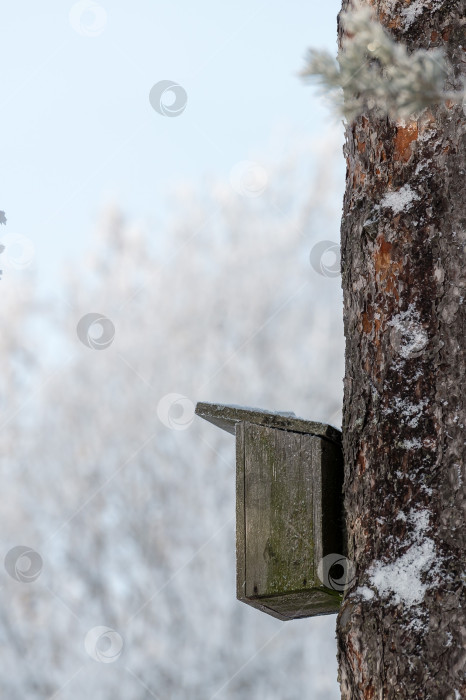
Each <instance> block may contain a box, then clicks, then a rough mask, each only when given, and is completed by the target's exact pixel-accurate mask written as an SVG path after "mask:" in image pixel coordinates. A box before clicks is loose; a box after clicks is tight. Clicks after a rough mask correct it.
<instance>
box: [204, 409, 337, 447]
mask: <svg viewBox="0 0 466 700" xmlns="http://www.w3.org/2000/svg"><path fill="white" fill-rule="evenodd" d="M196 415H198V416H200V417H201V418H204V419H205V420H207V421H209V423H213V424H214V425H216V426H218V427H219V428H222V430H226V431H227V432H228V433H231V434H232V435H234V434H235V428H236V424H237V423H239V422H242V421H244V422H247V423H255V424H256V425H265V426H267V427H269V428H276V429H277V430H289V431H291V432H294V433H306V434H307V435H318V436H320V437H322V438H325V439H326V440H330V441H331V442H334V443H336V444H338V445H341V432H340V431H339V430H338V428H335V427H334V426H333V425H327V424H326V423H317V422H315V421H309V420H305V419H304V418H298V417H297V416H296V415H295V414H294V413H293V412H286V411H284V412H277V411H266V410H264V409H262V408H250V407H249V406H236V405H234V404H228V405H226V404H220V403H198V404H197V406H196Z"/></svg>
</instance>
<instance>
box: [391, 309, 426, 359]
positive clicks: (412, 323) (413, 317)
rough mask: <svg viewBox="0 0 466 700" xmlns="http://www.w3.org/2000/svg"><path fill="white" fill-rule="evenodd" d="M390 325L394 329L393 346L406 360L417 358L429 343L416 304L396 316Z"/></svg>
mask: <svg viewBox="0 0 466 700" xmlns="http://www.w3.org/2000/svg"><path fill="white" fill-rule="evenodd" d="M388 325H389V326H391V327H392V328H393V331H392V344H393V345H395V349H396V350H397V352H398V353H399V354H400V355H401V357H403V358H404V359H405V360H407V359H408V358H409V357H415V356H416V355H417V354H418V353H420V352H421V351H422V350H423V349H424V348H425V346H426V345H427V343H428V340H429V338H428V336H427V333H426V331H425V329H424V328H423V326H422V325H421V317H420V315H419V311H417V310H416V308H415V306H414V304H410V305H409V306H408V308H407V309H406V311H401V313H399V314H396V316H394V317H393V318H392V319H391V321H389V323H388Z"/></svg>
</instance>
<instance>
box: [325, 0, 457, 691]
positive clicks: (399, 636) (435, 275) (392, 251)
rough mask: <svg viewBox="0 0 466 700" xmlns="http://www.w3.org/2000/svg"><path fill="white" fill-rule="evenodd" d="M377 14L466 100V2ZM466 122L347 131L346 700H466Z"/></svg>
mask: <svg viewBox="0 0 466 700" xmlns="http://www.w3.org/2000/svg"><path fill="white" fill-rule="evenodd" d="M371 4H372V5H373V7H374V9H375V11H376V14H377V17H378V19H379V21H380V22H381V23H382V24H383V25H384V26H385V27H386V28H387V29H388V30H389V31H390V33H391V34H392V36H393V37H394V38H395V39H396V40H399V41H403V42H404V43H405V44H406V45H407V46H408V48H409V49H410V50H412V49H416V48H430V47H435V46H440V47H443V48H444V49H445V50H446V53H447V56H448V58H449V60H450V62H451V64H452V65H453V68H454V72H453V80H452V82H451V85H450V87H451V88H456V89H458V88H460V87H461V86H460V82H459V80H458V78H459V76H460V74H463V75H464V74H465V72H466V36H465V29H466V25H465V19H464V17H465V14H466V13H465V10H466V3H465V0H462V1H461V0H460V1H457V2H454V1H451V0H431V1H430V2H429V1H425V2H424V3H422V0H416V1H414V0H413V1H412V2H411V4H410V2H409V0H404V1H403V2H400V1H399V0H375V2H372V3H371ZM347 8H348V2H347V0H343V9H347ZM341 32H342V30H341V28H340V39H341ZM465 111H466V107H465V108H463V107H462V106H461V105H453V104H449V103H447V104H442V105H439V106H438V107H434V108H432V109H430V110H427V111H424V112H423V113H422V114H421V115H420V117H419V118H418V119H417V120H414V119H413V120H408V121H406V122H401V121H398V122H396V121H393V120H390V119H388V118H381V117H376V116H374V115H373V114H371V113H367V114H366V115H364V116H361V117H359V118H357V119H356V120H355V121H353V122H352V123H350V124H349V125H348V127H347V132H346V146H345V155H346V159H347V179H346V194H345V199H344V211H343V221H342V284H343V290H344V321H345V335H346V377H345V397H344V418H343V435H344V453H345V505H346V512H347V525H348V546H349V550H348V551H349V555H348V556H349V558H350V559H352V560H353V561H354V562H355V563H356V566H357V578H356V583H355V584H354V585H353V586H352V587H351V588H350V589H349V590H348V592H347V594H346V596H345V599H344V602H343V605H342V607H341V609H340V613H339V616H338V621H337V638H338V655H339V664H340V672H339V680H340V685H341V692H342V697H343V698H345V699H349V698H351V699H354V698H364V699H365V700H370V699H371V698H374V699H377V700H378V699H380V698H384V699H391V698H431V699H432V700H438V699H440V698H444V699H448V700H450V699H451V700H456V698H466V680H465V675H464V672H465V666H466V651H465V634H466V620H465V616H464V613H463V610H462V605H463V604H464V603H466V597H463V598H462V597H461V596H462V595H463V596H464V591H463V586H464V571H465V566H464V563H465V562H464V551H463V550H464V533H465V529H464V518H465V509H464V505H465V498H464V497H465V481H466V480H465V478H464V465H465V438H464V428H465V424H466V411H465V376H466V341H465V329H466V308H465V306H466V304H465V303H464V298H465V296H466V277H465V250H466V247H465V246H466V196H465V192H464V183H465V170H466V116H465ZM462 576H463V578H462Z"/></svg>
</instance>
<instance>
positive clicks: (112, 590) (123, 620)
mask: <svg viewBox="0 0 466 700" xmlns="http://www.w3.org/2000/svg"><path fill="white" fill-rule="evenodd" d="M339 157H340V144H339V141H338V137H337V136H336V135H335V134H333V133H332V134H329V135H328V137H326V138H325V139H323V140H322V141H321V143H320V144H318V145H316V144H302V143H301V144H299V147H297V149H296V153H294V154H291V155H290V156H289V157H288V158H287V160H286V161H285V162H282V163H281V164H279V165H277V166H271V165H265V166H260V167H261V168H262V167H264V168H265V170H262V169H259V170H257V171H256V172H254V166H251V167H252V171H251V170H250V171H249V172H247V170H248V169H247V168H246V171H245V172H244V173H243V175H241V172H239V174H238V172H236V173H235V174H234V177H233V179H232V182H231V183H230V182H228V181H226V182H207V181H206V182H205V183H204V185H203V187H201V188H200V189H197V190H193V189H192V188H191V187H190V186H189V185H188V184H185V185H181V186H180V187H179V189H178V191H177V192H174V193H173V195H172V207H171V208H172V212H173V216H172V219H171V221H170V222H169V223H165V224H163V225H160V226H158V225H156V224H153V225H150V226H148V225H143V224H138V223H132V222H128V221H126V220H125V219H124V217H123V214H122V212H121V211H120V210H119V209H118V208H117V207H107V208H106V210H105V212H104V213H103V215H102V217H101V220H100V221H99V222H98V225H97V227H96V231H95V237H94V241H95V244H94V246H93V249H92V250H90V251H83V257H82V259H81V260H73V261H72V263H71V264H70V265H69V269H68V270H67V273H66V279H65V282H64V286H63V289H62V290H57V297H56V298H55V299H53V300H50V299H43V298H41V297H40V294H38V293H37V290H36V289H35V287H34V279H33V272H31V269H26V270H24V269H18V270H15V269H14V266H13V267H11V266H10V267H9V269H8V270H5V273H4V277H3V280H2V282H1V293H2V308H3V312H4V324H3V333H2V337H1V340H0V356H1V360H2V365H3V368H4V371H3V372H2V374H1V377H0V383H1V409H2V418H1V425H2V430H1V431H0V449H1V452H2V461H1V463H2V467H1V491H2V494H3V504H2V515H3V517H2V530H1V537H2V551H3V556H5V555H6V554H7V552H8V551H10V550H11V549H12V548H13V547H16V546H18V545H25V546H28V547H31V548H32V549H34V550H36V551H37V552H38V553H39V554H40V557H41V558H42V568H41V570H40V574H39V572H37V573H38V574H39V575H37V576H36V577H35V580H31V581H29V582H24V581H21V580H17V579H18V578H19V579H21V578H22V577H23V578H24V576H22V573H21V572H23V573H24V575H26V574H27V566H28V564H27V561H26V560H25V561H18V562H17V570H16V574H15V576H16V578H15V576H12V575H11V572H10V573H8V572H7V571H6V570H3V569H2V573H1V574H0V576H1V585H2V600H3V604H2V612H1V616H2V619H1V621H0V635H1V636H0V644H1V655H0V665H1V669H0V670H1V681H0V684H1V686H2V695H4V696H5V697H8V698H10V699H11V700H16V699H18V700H19V699H21V700H23V699H24V698H28V700H35V699H36V698H37V699H39V698H41V699H43V698H58V699H60V700H62V699H63V700H64V699H66V698H70V699H71V698H73V699H75V698H79V699H81V698H83V697H86V696H87V695H89V696H90V697H93V698H95V699H96V700H98V699H100V698H102V699H104V698H105V699H107V698H109V697H118V698H124V699H125V700H133V699H134V700H137V699H140V698H152V697H154V698H159V699H162V700H166V699H171V700H178V699H180V700H181V699H186V698H189V700H209V699H210V698H212V699H213V698H219V699H222V698H225V699H226V698H230V699H233V698H235V699H236V698H248V700H255V699H257V700H264V698H267V700H274V699H275V698H276V699H277V700H295V699H296V700H297V699H298V698H299V699H300V700H305V699H306V698H308V699H309V700H311V699H312V700H323V699H325V700H327V699H329V700H331V699H332V698H338V697H339V691H338V685H337V680H336V673H337V666H336V659H335V655H336V644H335V641H334V628H335V617H334V616H330V617H323V618H314V619H308V620H302V621H296V622H290V623H286V624H285V623H282V622H280V621H278V620H275V619H273V618H271V617H268V616H266V615H263V614H261V613H259V612H258V611H256V610H253V609H252V608H249V607H248V606H245V605H243V604H241V603H239V602H237V601H236V599H235V535H234V526H235V523H234V478H235V472H234V450H235V445H234V439H233V438H232V437H231V436H229V435H227V434H226V433H222V432H221V431H220V430H218V429H216V428H214V427H213V426H210V425H208V424H206V423H205V422H204V421H201V420H200V419H198V418H195V419H194V420H193V419H192V418H193V416H192V409H193V407H194V404H195V402H196V401H198V400H202V401H219V402H224V403H236V404H243V405H251V406H258V407H261V408H267V409H271V410H285V411H295V413H296V414H297V415H301V416H303V417H307V418H309V419H316V420H321V421H326V422H331V423H333V424H334V425H338V426H339V425H340V416H341V414H340V407H341V402H342V376H343V336H342V318H341V316H342V309H341V291H340V278H339V277H338V276H337V275H336V273H335V272H334V270H335V259H334V258H333V260H332V255H333V253H332V251H330V252H328V251H327V253H325V252H324V253H322V246H320V248H315V246H316V244H318V243H319V242H321V241H324V240H326V241H335V242H336V241H338V239H339V218H340V210H341V206H340V201H341V193H340V187H339V186H338V185H337V182H338V175H339V173H338V172H337V171H338V165H337V163H338V160H339ZM264 173H265V174H266V176H267V184H266V185H265V180H264ZM241 178H243V179H241ZM254 178H256V180H254ZM261 178H262V179H261ZM340 180H341V181H342V180H343V178H340ZM238 182H239V185H238ZM257 182H259V185H260V186H259V187H258V186H257ZM232 185H233V186H232ZM262 190H263V191H262ZM324 248H325V246H324ZM311 250H314V253H313V256H314V257H313V265H314V266H312V265H311V264H310V260H309V256H310V253H311ZM316 250H317V253H316ZM6 252H7V251H6ZM317 254H318V259H316V255H317ZM326 255H327V257H328V256H330V257H329V258H328V259H326V257H325V256H326ZM2 257H3V256H2ZM317 269H320V273H319V272H317ZM92 312H98V313H102V314H103V315H105V316H106V317H108V318H109V319H110V320H111V322H112V324H113V325H114V327H115V337H114V339H113V342H111V344H109V346H108V347H106V348H105V349H102V350H93V349H91V348H89V347H86V346H85V345H84V344H83V343H82V342H81V341H80V340H79V338H78V336H77V333H76V326H77V323H78V321H79V320H80V319H81V318H82V317H83V316H84V315H85V314H88V313H92ZM171 394H179V395H181V396H183V397H186V398H185V399H182V400H178V401H175V402H173V397H172V398H169V399H164V397H167V396H168V395H171ZM32 578H34V577H32ZM99 626H106V627H108V628H110V629H111V630H112V631H113V632H110V633H109V634H107V635H106V636H105V635H103V636H101V637H100V640H98V641H96V639H97V638H98V637H99V633H95V634H94V633H92V630H94V629H95V628H96V627H99ZM92 644H95V650H94V652H93V651H92V649H90V645H92ZM122 645H123V646H122ZM96 657H100V658H101V660H102V659H103V660H104V661H108V663H99V662H98V661H96ZM110 661H112V663H110Z"/></svg>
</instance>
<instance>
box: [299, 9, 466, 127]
mask: <svg viewBox="0 0 466 700" xmlns="http://www.w3.org/2000/svg"><path fill="white" fill-rule="evenodd" d="M342 23H343V28H344V30H345V37H344V39H343V41H342V48H341V50H340V51H339V54H338V58H337V59H334V58H333V56H331V54H330V53H328V52H327V51H317V50H315V49H311V50H310V51H309V55H308V62H307V65H306V67H305V69H304V70H303V71H302V75H303V76H304V77H309V78H313V79H317V81H318V83H320V85H321V86H322V88H323V89H324V92H325V93H327V94H328V95H329V97H330V98H331V100H332V102H334V103H335V104H336V106H337V109H338V112H339V113H340V114H342V115H343V116H345V117H346V118H347V119H349V120H352V119H354V118H355V117H356V116H358V115H359V114H362V113H363V112H365V111H367V110H368V109H373V108H377V109H378V110H379V111H381V112H382V113H384V114H388V115H390V116H391V117H392V118H406V117H409V116H413V115H415V114H417V113H419V112H420V111H422V110H423V109H425V108H426V107H429V106H430V105H434V104H439V103H440V102H443V101H445V100H452V101H454V102H461V101H462V100H463V98H464V95H465V91H464V90H462V91H458V92H456V91H445V89H444V83H445V78H446V76H447V63H446V60H445V57H444V54H443V52H442V51H441V50H440V49H431V50H429V51H426V50H424V49H418V50H416V51H413V52H412V53H409V52H408V50H407V48H406V46H405V45H404V44H400V43H399V42H395V41H394V40H393V39H392V38H391V36H390V35H389V34H388V33H387V32H386V31H385V29H384V28H383V27H382V25H381V24H380V23H379V22H377V21H375V20H374V15H373V12H372V9H371V8H368V7H362V6H361V5H359V4H358V5H356V7H355V9H354V10H353V11H349V12H346V13H344V14H342ZM465 90H466V85H465Z"/></svg>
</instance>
